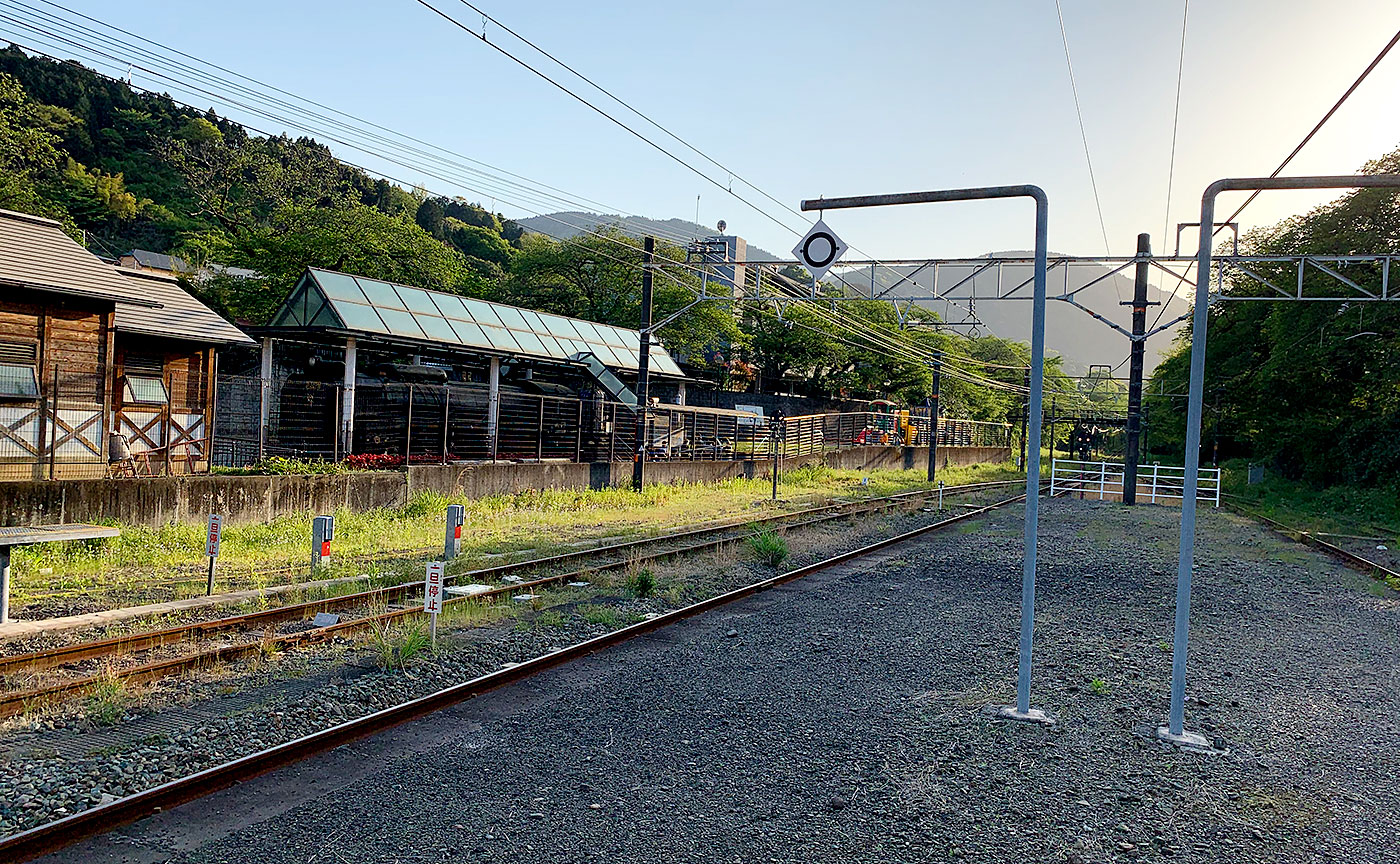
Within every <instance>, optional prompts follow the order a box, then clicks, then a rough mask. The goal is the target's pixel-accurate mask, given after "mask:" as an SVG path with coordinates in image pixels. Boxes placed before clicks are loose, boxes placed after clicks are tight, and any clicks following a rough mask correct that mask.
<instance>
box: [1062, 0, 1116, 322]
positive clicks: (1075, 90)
mask: <svg viewBox="0 0 1400 864" xmlns="http://www.w3.org/2000/svg"><path fill="white" fill-rule="evenodd" d="M1055 14H1056V15H1057V16H1058V17H1059V19H1060V41H1061V42H1062V43H1063V44H1064V46H1065V68H1066V69H1068V70H1069V89H1070V93H1071V94H1073V96H1074V116H1076V117H1078V118H1079V138H1080V140H1082V141H1083V142H1084V164H1086V165H1088V166H1089V188H1091V189H1093V190H1094V208H1095V209H1096V210H1098V213H1099V230H1100V231H1102V232H1103V252H1104V254H1105V255H1110V254H1112V253H1111V252H1110V251H1109V248H1108V225H1107V224H1106V223H1105V222H1104V219H1103V204H1102V203H1100V201H1099V184H1098V182H1097V181H1096V180H1095V179H1094V160H1093V159H1091V158H1090V157H1089V133H1088V132H1086V131H1085V129H1084V112H1083V111H1082V110H1081V109H1080V107H1079V86H1078V85H1077V84H1075V83H1074V63H1073V62H1072V61H1071V60H1070V57H1069V36H1068V35H1067V34H1066V33H1065V13H1064V11H1063V10H1062V9H1061V8H1060V0H1055ZM1114 287H1115V288H1116V287H1117V285H1116V284H1115V286H1114ZM1119 299H1120V300H1121V299H1122V297H1121V296H1120V297H1119Z"/></svg>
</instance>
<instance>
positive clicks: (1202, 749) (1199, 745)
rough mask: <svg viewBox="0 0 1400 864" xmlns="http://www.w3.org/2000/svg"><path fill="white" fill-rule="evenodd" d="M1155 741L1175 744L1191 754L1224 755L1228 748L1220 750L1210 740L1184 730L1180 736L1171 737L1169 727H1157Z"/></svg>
mask: <svg viewBox="0 0 1400 864" xmlns="http://www.w3.org/2000/svg"><path fill="white" fill-rule="evenodd" d="M1157 740H1158V741H1165V742H1167V743H1168V744H1175V745H1176V746H1177V747H1180V748H1181V749H1182V750H1189V751H1191V752H1192V753H1216V754H1224V753H1228V752H1229V750H1228V748H1227V749H1225V750H1222V749H1220V748H1218V747H1216V746H1215V742H1213V741H1211V739H1209V738H1207V737H1206V736H1204V735H1202V734H1200V733H1199V732H1188V731H1186V730H1185V729H1183V730H1181V734H1180V735H1173V734H1172V733H1171V729H1170V727H1167V726H1158V727H1157Z"/></svg>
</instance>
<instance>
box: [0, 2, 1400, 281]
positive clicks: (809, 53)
mask: <svg viewBox="0 0 1400 864" xmlns="http://www.w3.org/2000/svg"><path fill="white" fill-rule="evenodd" d="M434 2H436V3H437V4H438V5H439V6H440V7H441V8H443V9H445V10H449V11H450V13H451V14H453V15H456V16H458V17H460V18H461V19H462V20H464V21H465V22H467V23H468V24H469V25H470V26H472V27H474V28H479V27H480V24H481V21H480V18H479V17H478V16H476V15H475V14H474V13H472V12H471V10H469V9H467V8H466V7H464V6H461V5H459V4H458V3H457V2H456V0H434ZM1062 2H1063V6H1064V16H1065V24H1066V27H1067V30H1068V35H1069V41H1070V48H1071V50H1072V53H1073V60H1074V64H1075V73H1076V76H1077V79H1078V84H1079V93H1080V99H1081V102H1082V105H1083V110H1084V115H1085V116H1084V119H1085V123H1086V125H1087V131H1088V138H1089V146H1090V148H1091V150H1092V155H1093V159H1094V167H1095V170H1096V172H1097V179H1098V187H1099V193H1100V196H1101V199H1102V203H1103V215H1104V219H1105V221H1106V222H1107V229H1108V239H1109V242H1110V244H1111V247H1112V251H1113V252H1114V253H1115V254H1128V253H1130V252H1131V251H1132V248H1133V244H1134V242H1135V237H1136V235H1137V233H1138V232H1140V231H1148V232H1150V233H1151V234H1152V235H1153V241H1154V246H1155V248H1157V249H1158V250H1160V249H1161V248H1162V245H1163V241H1162V236H1161V235H1162V229H1163V223H1164V217H1165V215H1166V214H1165V211H1164V207H1165V203H1166V194H1167V190H1166V180H1167V162H1168V150H1169V143H1170V135H1171V124H1172V98H1173V93H1174V88H1175V86H1176V81H1175V75H1176V63H1177V50H1178V44H1179V43H1178V39H1179V34H1180V22H1181V8H1182V7H1181V3H1180V2H1177V0H1155V2H1151V3H1147V2H1123V0H1062ZM68 5H72V6H73V7H74V8H76V9H78V10H79V11H82V12H84V13H87V14H90V15H92V16H94V17H96V18H100V19H102V20H105V21H109V22H112V23H116V24H119V25H120V26H122V27H124V28H126V29H129V30H132V31H134V32H136V33H139V34H141V35H144V36H147V37H149V38H151V39H155V40H158V41H161V42H165V43H167V44H172V45H175V46H178V47H180V48H181V49H183V50H185V51H188V52H190V53H192V54H196V55H198V56H200V57H202V58H204V59H207V60H210V61H212V62H215V63H218V64H220V65H223V66H227V67H229V68H231V69H234V70H236V71H239V72H243V73H245V74H248V75H251V76H253V77H256V78H259V79H261V80H263V81H266V82H268V83H271V84H274V85H277V86H279V87H282V88H284V89H286V90H290V91H292V92H295V93H297V94H299V95H302V96H306V97H309V98H313V99H316V100H318V101H321V102H324V103H326V104H328V105H331V106H334V107H337V108H341V109H344V110H347V111H350V112H352V113H355V114H358V115H360V116H362V117H365V118H368V119H370V120H373V121H376V122H378V123H381V124H383V125H386V126H390V127H393V128H395V129H397V130H400V131H403V132H406V133H410V134H413V135H415V136H417V137H420V138H423V139H426V140H428V141H431V142H433V143H436V144H440V145H443V146H446V147H450V148H453V149H455V150H457V151H459V152H462V153H466V154H468V155H471V156H474V157H476V158H479V159H481V160H483V161H486V162H489V163H492V164H495V165H499V166H501V167H504V168H508V169H510V170H512V171H515V172H517V173H520V174H523V175H526V176H528V177H531V178H533V179H536V180H539V181H543V182H546V183H549V184H552V185H554V186H558V187H560V188H563V189H566V190H569V191H570V192H572V193H574V194H576V195H580V196H586V197H588V198H591V199H594V200H597V201H601V202H604V203H607V204H609V205H612V206H613V207H614V208H616V209H617V210H620V211H622V212H626V213H636V214H642V215H647V216H652V217H658V218H667V217H684V218H691V217H693V216H694V215H695V197H696V195H697V194H699V195H701V196H702V197H701V202H700V221H701V222H703V223H706V224H713V223H714V222H715V220H717V219H726V220H727V221H728V223H729V225H730V230H731V231H732V232H736V233H739V234H741V235H744V236H746V237H747V238H748V239H749V240H750V242H751V243H755V244H757V245H760V246H763V247H765V248H767V249H769V250H772V251H774V252H778V253H783V254H786V252H787V251H788V250H789V249H791V248H792V245H793V243H794V242H795V240H796V238H795V237H794V236H793V235H792V234H790V233H788V232H786V231H784V230H783V229H781V228H779V227H778V226H777V225H775V224H773V223H772V222H770V221H769V220H768V219H766V218H764V217H763V216H761V215H760V214H758V213H755V212H753V211H751V210H749V209H748V208H747V207H745V206H744V205H743V204H740V203H739V202H737V201H735V200H733V199H732V198H730V197H729V196H728V195H726V194H725V193H724V192H723V191H722V190H720V189H717V188H715V187H713V186H710V185H708V184H706V183H704V181H702V180H700V179H699V178H697V177H695V176H694V175H692V174H689V173H688V172H686V171H685V170H684V169H683V168H681V167H679V166H677V165H675V164H674V163H673V162H670V161H669V160H667V159H666V158H665V157H664V156H662V155H660V154H658V153H656V152H655V151H653V150H651V149H649V148H648V147H647V146H646V145H644V144H642V143H641V142H638V141H636V140H635V139H633V138H630V137H629V136H627V135H626V133H624V132H622V131H621V130H619V129H617V128H616V127H614V126H612V125H611V124H609V123H608V122H607V121H606V120H604V119H603V118H601V117H599V116H597V115H595V114H593V113H591V112H590V111H588V110H587V109H585V108H583V107H582V106H580V105H578V104H577V103H576V102H573V101H572V100H570V99H569V98H568V97H567V96H565V95H563V94H561V93H559V92H558V91H556V90H554V89H553V88H551V87H550V86H549V85H547V84H545V83H544V82H542V81H540V80H539V79H537V78H535V77H533V76H532V75H530V74H529V73H528V72H526V71H525V70H523V69H521V68H520V67H518V66H516V65H515V64H513V63H511V62H510V61H509V60H508V59H506V58H504V57H502V56H501V55H499V54H497V53H496V52H494V51H492V50H491V49H490V48H488V47H487V46H485V45H483V44H481V43H480V41H479V40H476V39H475V38H473V37H470V36H468V35H467V34H465V33H463V32H461V31H460V30H458V29H456V28H454V27H452V26H451V25H449V24H447V23H446V22H445V21H443V20H442V19H440V18H438V17H437V16H435V15H433V14H432V13H431V12H429V11H428V10H426V9H424V8H423V7H422V6H420V5H419V4H418V3H416V2H414V0H380V2H373V3H368V2H353V0H299V2H287V0H279V2H272V0H240V2H239V3H238V4H227V3H196V4H191V3H184V2H179V3H177V2H161V0H68ZM479 5H481V6H482V7H483V8H485V9H486V10H487V11H489V12H490V13H491V14H492V15H494V16H495V17H497V18H499V19H501V20H502V21H503V22H504V23H506V24H508V25H510V26H511V27H513V28H515V29H517V30H519V31H520V32H521V33H522V34H524V35H526V36H528V37H529V38H530V39H532V40H534V41H536V42H537V43H539V44H540V45H541V46H543V47H545V48H547V49H549V50H551V51H553V52H554V53H556V54H557V55H558V56H560V57H561V58H562V59H564V60H566V61H568V62H570V63H572V64H574V65H575V66H576V67H578V68H579V69H581V70H582V71H584V72H586V73H587V74H589V75H590V76H592V77H594V78H595V80H598V81H599V82H600V83H603V84H605V85H606V86H608V87H610V88H612V89H613V90H614V91H615V92H617V93H619V94H620V95H622V96H624V97H625V98H627V99H629V100H631V101H632V102H633V103H634V104H636V105H637V106H639V107H641V108H642V109H643V110H645V111H647V112H649V113H651V114H652V115H653V116H654V117H656V118H657V119H658V120H660V121H661V122H662V123H664V124H665V125H667V126H669V127H670V128H671V129H672V130H673V131H675V132H677V133H678V134H680V135H681V136H683V137H684V138H686V139H687V140H689V141H691V142H692V143H694V144H695V145H696V146H698V147H700V148H701V149H703V150H705V151H707V152H709V153H710V154H711V155H713V156H715V157H716V158H717V159H719V160H720V161H721V162H724V163H726V164H728V165H730V166H731V167H732V168H734V169H735V170H736V171H737V172H738V173H740V174H742V175H743V176H745V177H747V178H748V179H750V180H752V181H754V182H755V183H757V184H758V185H759V186H761V187H762V188H763V189H764V190H765V191H767V192H769V193H771V194H772V195H774V196H775V197H776V198H778V199H780V200H782V201H783V202H785V203H788V204H790V205H791V206H792V207H793V208H794V209H796V206H797V202H798V201H799V200H800V199H802V198H805V197H815V196H816V195H818V194H827V195H845V194H861V193H873V192H894V191H908V190H916V189H932V188H943V187H956V186H968V185H984V184H1001V183H1025V182H1031V183H1038V184H1040V185H1041V186H1043V187H1045V189H1046V190H1047V191H1048V192H1049V195H1050V201H1051V216H1050V219H1051V222H1050V229H1051V246H1052V248H1053V249H1056V250H1059V251H1065V252H1073V253H1080V254H1099V253H1102V252H1103V251H1104V242H1103V238H1102V234H1101V232H1100V228H1099V220H1098V216H1097V215H1096V213H1095V209H1094V201H1093V197H1092V194H1091V191H1090V184H1089V175H1088V171H1087V170H1086V167H1085V162H1084V153H1083V149H1082V145H1081V142H1080V137H1079V129H1078V126H1077V124H1076V121H1075V114H1074V105H1073V102H1072V98H1071V93H1070V85H1069V78H1068V75H1067V73H1066V69H1065V58H1064V53H1063V48H1062V46H1061V41H1060V32H1059V27H1058V24H1057V20H1056V14H1055V4H1054V2H1053V0H1021V2H912V0H906V2H866V3H862V4H854V3H850V2H848V0H810V2H782V3H773V2H769V3H753V2H747V3H740V2H729V0H720V2H710V3H705V4H678V3H655V2H647V3H644V2H596V3H579V2H576V0H568V2H565V0H535V2H531V3H528V4H526V3H505V2H500V0H480V3H479ZM235 8H236V11H234V10H235ZM1397 28H1400V7H1397V6H1396V4H1394V2H1387V0H1332V2H1327V3H1322V2H1317V0H1195V2H1194V3H1192V4H1191V10H1190V26H1189V30H1188V34H1187V42H1186V61H1185V73H1184V84H1183V90H1182V97H1181V121H1180V135H1179V142H1178V145H1177V167H1176V182H1175V184H1174V194H1173V199H1172V209H1171V214H1170V221H1171V223H1173V224H1175V223H1176V222H1179V221H1194V219H1195V218H1196V217H1195V213H1196V211H1197V210H1198V209H1199V206H1200V205H1199V202H1200V193H1201V190H1202V189H1203V188H1204V186H1205V185H1206V184H1207V183H1209V182H1210V181H1211V180H1214V179H1216V178H1218V177H1222V176H1239V175H1259V174H1267V173H1268V172H1269V171H1271V170H1272V169H1273V168H1274V166H1275V165H1277V163H1278V161H1279V160H1280V159H1281V158H1282V157H1283V156H1284V155H1285V154H1287V152H1288V151H1289V150H1291V149H1292V147H1293V146H1294V145H1295V144H1296V143H1297V142H1298V140H1300V139H1301V137H1302V136H1303V134H1304V133H1305V132H1306V131H1307V130H1308V129H1309V128H1311V126H1312V124H1313V123H1315V122H1316V121H1317V119H1318V118H1319V117H1320V116H1321V115H1322V113H1323V112H1324V111H1325V110H1326V109H1327V108H1328V107H1329V106H1330V105H1331V103H1332V102H1333V101H1334V100H1335V99H1336V98H1337V96H1338V95H1340V93H1341V92H1342V91H1343V89H1344V88H1345V87H1346V86H1347V85H1348V84H1349V83H1350V82H1351V81H1352V80H1353V79H1354V78H1355V76H1356V75H1357V74H1358V73H1359V71H1360V70H1361V69H1362V68H1363V67H1364V66H1365V64H1366V63H1367V62H1369V61H1370V59H1371V58H1372V57H1373V56H1374V54H1375V52H1376V51H1378V50H1379V48H1380V47H1381V46H1382V45H1383V44H1384V43H1385V42H1386V40H1387V39H1388V38H1389V37H1390V35H1391V34H1393V33H1394V32H1395V30H1396V29H1397ZM13 32H15V31H14V30H13V29H12V28H9V27H8V26H7V25H5V24H3V22H0V36H8V35H10V34H11V33H13ZM487 32H488V34H489V35H492V36H493V37H502V38H503V40H504V41H503V44H505V45H508V46H510V47H511V48H512V50H514V49H516V48H517V47H520V46H517V45H516V44H514V43H512V42H511V41H510V39H509V37H508V36H506V34H504V33H501V32H499V31H497V30H495V29H494V28H489V27H488V31H487ZM135 83H137V84H140V85H145V86H151V87H154V88H156V89H166V85H164V84H163V82H158V81H153V80H150V79H145V80H143V77H142V75H141V73H140V72H139V71H138V72H136V73H135ZM1397 95H1400V50H1397V51H1396V53H1395V54H1394V55H1393V56H1391V57H1389V58H1388V59H1387V60H1386V62H1385V63H1384V64H1382V66H1381V67H1380V68H1379V69H1377V71H1376V72H1375V73H1373V75H1372V77H1371V78H1370V79H1369V80H1368V82H1367V83H1366V84H1365V85H1364V86H1363V88H1362V89H1361V90H1360V91H1359V92H1358V93H1357V94H1356V95H1355V96H1353V97H1352V99H1351V101H1350V102H1349V103H1348V104H1347V106H1346V107H1345V108H1344V109H1343V111H1342V112H1341V113H1340V114H1339V115H1338V116H1337V117H1335V118H1334V119H1333V121H1332V122H1331V123H1330V124H1329V126H1328V127H1327V128H1326V129H1325V130H1324V131H1323V133H1322V134H1321V135H1320V136H1319V137H1318V138H1317V139H1316V140H1315V141H1314V142H1313V144H1311V145H1310V146H1309V148H1308V149H1307V150H1305V151H1304V152H1303V155H1302V156H1300V157H1299V158H1298V159H1297V160H1295V162H1294V163H1293V166H1292V167H1291V169H1290V172H1289V173H1351V172H1352V171H1354V170H1356V169H1357V168H1358V167H1359V166H1360V165H1361V164H1362V163H1363V162H1364V161H1366V160H1367V159H1370V158H1373V157H1375V156H1378V155H1381V154H1382V153H1384V152H1387V151H1389V150H1391V149H1393V148H1395V147H1397V146H1400V112H1397V111H1395V110H1394V107H1395V105H1396V104H1397ZM199 101H200V104H201V105H205V104H208V103H209V101H210V100H208V99H204V100H199ZM213 107H214V108H215V109H216V110H218V111H219V112H220V113H224V114H227V115H229V116H232V117H234V118H235V119H238V118H240V116H241V112H240V111H238V110H236V109H233V108H231V107H230V106H227V105H222V104H214V105H213ZM262 125H266V124H265V123H264V124H262ZM335 149H336V150H337V153H338V155H342V156H344V157H345V158H347V159H349V160H351V161H358V162H362V163H364V164H367V165H368V166H369V167H371V168H383V169H384V170H385V171H386V172H389V173H393V174H394V175H396V176H401V177H403V178H404V179H406V180H409V181H419V180H422V179H423V178H421V177H420V176H415V175H413V174H411V173H409V172H405V171H404V170H402V169H396V168H390V167H388V166H387V165H384V164H383V163H380V162H377V161H376V160H374V159H372V158H369V157H366V156H364V155H362V154H359V153H356V152H352V151H350V150H348V149H347V148H344V147H336V148H335ZM697 161H698V160H697ZM424 185H426V186H428V187H429V188H431V189H433V190H434V191H443V192H447V193H449V194H452V193H457V194H464V195H466V196H467V197H470V198H473V199H476V198H480V197H482V196H480V195H476V194H473V193H472V192H471V191H469V190H466V189H462V188H448V187H447V186H446V184H444V183H442V182H438V181H425V182H424ZM739 188H740V187H739V186H737V185H736V187H735V189H736V191H738V190H739ZM745 194H749V193H748V192H747V191H746V193H745ZM486 197H487V198H488V200H487V201H486V202H485V203H488V204H489V203H491V202H490V200H489V196H486ZM1238 200H1242V199H1230V200H1227V201H1225V202H1224V204H1223V205H1222V206H1227V207H1232V206H1233V205H1234V204H1235V203H1236V202H1237V201H1238ZM1319 200H1321V198H1320V197H1319V196H1316V195H1309V194H1306V193H1272V194H1270V195H1266V196H1263V197H1261V199H1260V200H1258V201H1256V202H1255V203H1254V204H1253V205H1251V207H1250V208H1249V210H1247V211H1246V218H1245V220H1244V221H1245V223H1246V227H1248V226H1250V225H1256V224H1261V223H1267V222H1272V221H1274V220H1277V219H1279V218H1281V217H1283V216H1286V215H1288V214H1290V213H1294V212H1298V211H1300V210H1302V209H1306V207H1308V206H1309V205H1311V204H1314V203H1317V202H1318V201H1319ZM764 205H765V208H766V209H768V210H770V212H773V213H775V214H777V215H782V216H783V217H784V218H785V220H786V221H788V222H789V223H790V224H794V225H797V224H798V222H799V220H798V219H797V218H796V217H793V216H792V215H791V214H785V213H780V211H778V209H777V207H776V205H772V204H771V203H769V202H764ZM495 206H496V208H497V209H499V210H501V211H502V212H504V213H506V214H507V215H512V216H524V215H529V212H528V211H526V210H525V209H522V208H521V207H519V206H514V205H513V204H512V203H511V202H509V201H505V200H499V199H498V200H496V202H495ZM1225 212H1229V211H1228V210H1226V211H1225ZM1030 213H1031V211H1030V205H1029V203H1010V202H999V203H988V204H964V205H942V206H926V207H920V208H908V207H906V208H897V209H891V210H885V211H881V212H871V211H867V212H862V213H854V212H848V213H842V214H829V215H831V216H832V218H831V219H830V220H829V221H830V222H831V223H832V224H833V226H834V227H835V228H836V229H837V231H838V232H839V233H842V234H843V235H844V236H845V238H846V239H847V240H849V241H850V242H851V243H852V244H853V245H854V246H856V247H859V249H860V250H861V251H863V252H866V253H868V254H872V255H875V256H879V257H886V258H890V257H918V256H953V255H976V254H981V253H983V252H987V251H990V250H1000V249H1015V248H1027V247H1028V246H1029V243H1030V237H1031V235H1030V231H1031V217H1030ZM799 227H804V226H800V225H799ZM1169 245H1170V241H1168V246H1169Z"/></svg>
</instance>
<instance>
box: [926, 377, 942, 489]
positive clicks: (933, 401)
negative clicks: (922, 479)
mask: <svg viewBox="0 0 1400 864" xmlns="http://www.w3.org/2000/svg"><path fill="white" fill-rule="evenodd" d="M942 385H943V352H942V351H935V352H933V389H932V390H931V391H930V392H929V395H928V482H930V483H932V482H933V481H934V479H935V478H936V477H937V476H938V414H939V410H938V408H939V406H938V391H939V390H940V389H941V388H942Z"/></svg>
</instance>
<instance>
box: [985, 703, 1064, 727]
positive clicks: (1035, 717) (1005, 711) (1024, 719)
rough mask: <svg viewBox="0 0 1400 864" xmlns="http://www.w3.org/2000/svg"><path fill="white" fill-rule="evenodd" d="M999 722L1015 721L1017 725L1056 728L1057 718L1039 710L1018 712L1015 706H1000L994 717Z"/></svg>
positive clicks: (997, 707)
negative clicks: (1028, 724) (1027, 724)
mask: <svg viewBox="0 0 1400 864" xmlns="http://www.w3.org/2000/svg"><path fill="white" fill-rule="evenodd" d="M993 716H995V717H996V718H997V719H998V720H1015V721H1016V722H1017V723H1034V724H1036V725H1037V726H1054V725H1055V718H1054V717H1051V716H1050V715H1049V714H1046V713H1045V712H1044V711H1041V710H1040V709H1039V708H1032V709H1030V710H1029V711H1025V712H1022V711H1017V710H1016V706H1015V705H998V706H996V711H995V713H994V715H993Z"/></svg>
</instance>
